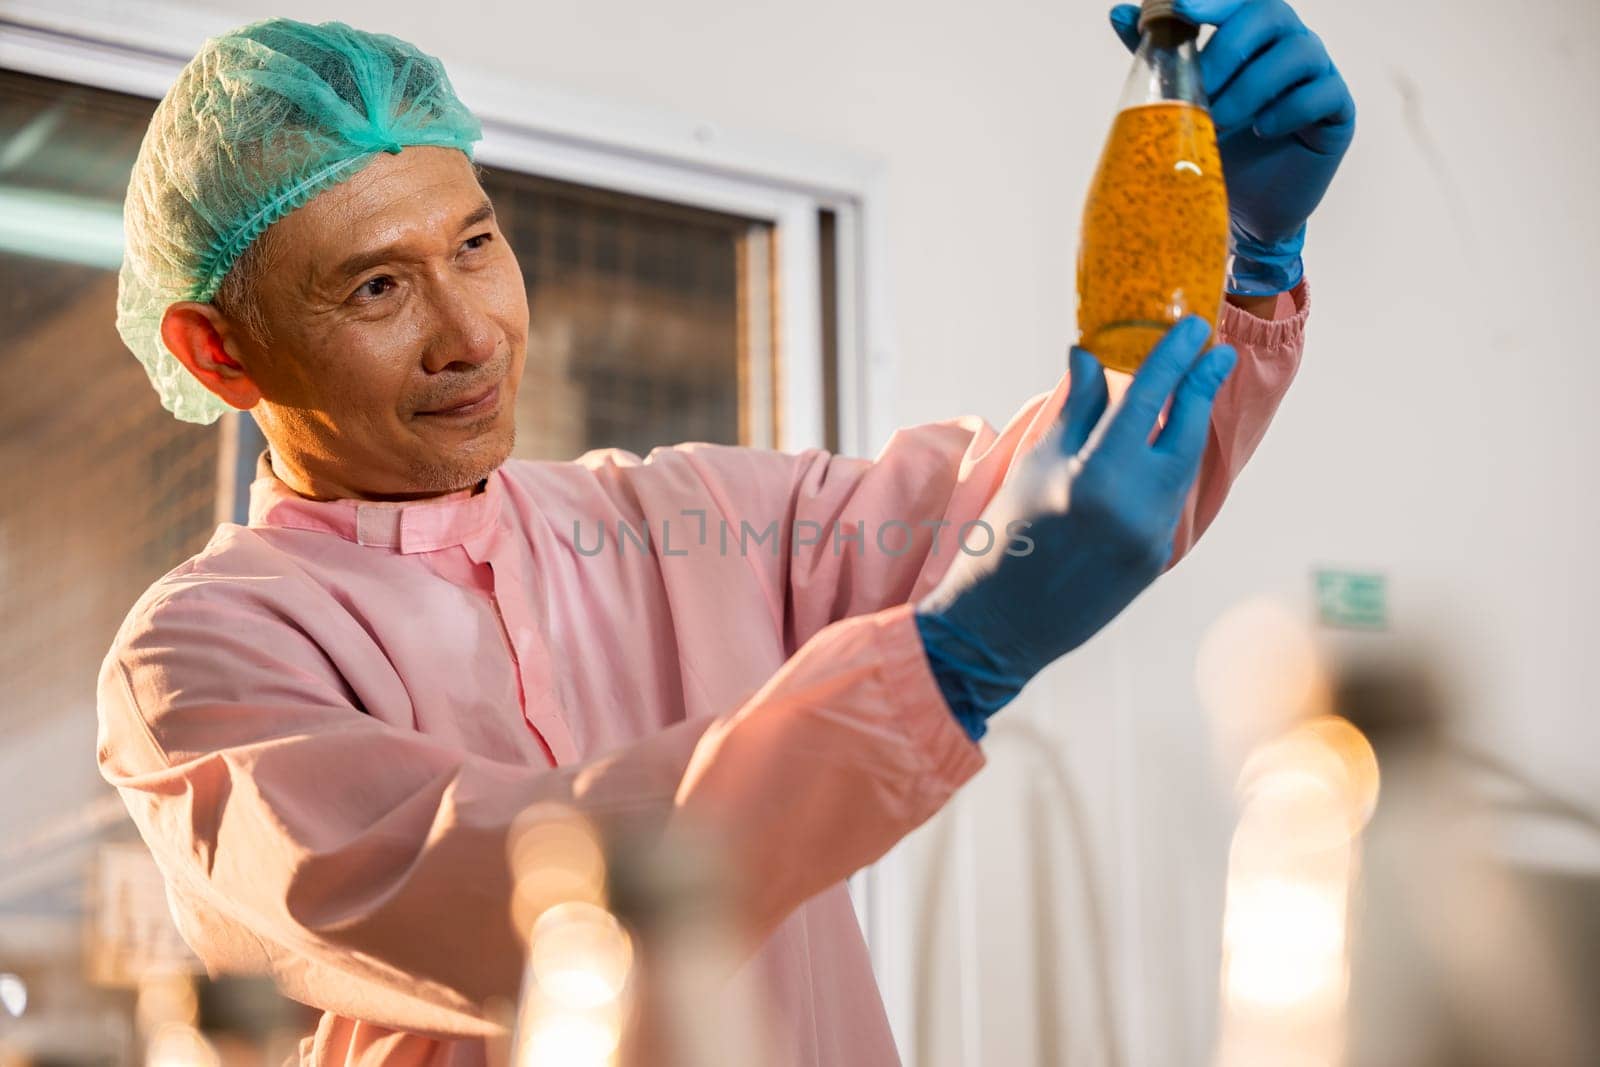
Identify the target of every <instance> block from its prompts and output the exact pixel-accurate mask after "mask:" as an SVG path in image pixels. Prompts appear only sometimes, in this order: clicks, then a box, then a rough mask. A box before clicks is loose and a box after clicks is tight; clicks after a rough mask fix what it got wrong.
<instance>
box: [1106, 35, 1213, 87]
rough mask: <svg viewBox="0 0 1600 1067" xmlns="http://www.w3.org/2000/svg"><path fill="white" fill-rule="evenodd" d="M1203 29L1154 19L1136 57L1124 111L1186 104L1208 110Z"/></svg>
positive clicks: (1129, 79)
mask: <svg viewBox="0 0 1600 1067" xmlns="http://www.w3.org/2000/svg"><path fill="white" fill-rule="evenodd" d="M1199 36H1200V30H1199V27H1197V26H1195V25H1194V24H1193V23H1190V22H1185V21H1183V20H1182V19H1176V18H1171V19H1169V18H1161V19H1152V20H1151V21H1150V22H1149V23H1148V24H1146V26H1145V31H1144V36H1143V39H1142V40H1141V41H1140V42H1139V48H1138V51H1137V52H1135V54H1134V58H1133V70H1132V71H1131V72H1130V73H1129V75H1128V82H1127V85H1126V86H1125V87H1124V88H1123V93H1122V103H1121V107H1122V108H1130V107H1138V106H1139V105H1141V104H1157V103H1185V104H1194V105H1196V106H1197V107H1207V106H1208V104H1209V102H1208V101H1207V100H1206V95H1205V89H1204V88H1203V87H1202V85H1201V80H1200V51H1199V48H1198V47H1197V46H1196V41H1197V39H1198V38H1199Z"/></svg>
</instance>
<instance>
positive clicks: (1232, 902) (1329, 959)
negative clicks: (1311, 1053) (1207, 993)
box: [1222, 878, 1345, 1009]
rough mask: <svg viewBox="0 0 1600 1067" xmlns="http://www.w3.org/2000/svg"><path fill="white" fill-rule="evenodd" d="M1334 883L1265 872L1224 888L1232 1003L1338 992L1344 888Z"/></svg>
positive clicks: (1294, 1001) (1274, 1005)
mask: <svg viewBox="0 0 1600 1067" xmlns="http://www.w3.org/2000/svg"><path fill="white" fill-rule="evenodd" d="M1343 888H1344V887H1343V886H1342V885H1339V884H1336V883H1335V884H1321V885H1319V884H1316V883H1314V882H1311V881H1306V880H1295V879H1287V878H1264V879H1261V880H1260V881H1258V882H1246V883H1243V884H1240V885H1235V886H1232V887H1230V889H1229V898H1228V905H1227V914H1226V917H1225V918H1224V920H1223V934H1222V937H1223V951H1224V960H1225V963H1224V968H1225V974H1224V988H1225V989H1226V992H1227V997H1228V1000H1229V1003H1230V1005H1231V1006H1233V1007H1236V1008H1237V1007H1245V1008H1249V1007H1260V1008H1268V1009H1284V1008H1290V1007H1295V1006H1305V1005H1309V1004H1312V1003H1314V1002H1316V1001H1319V1000H1328V999H1330V998H1332V999H1334V1000H1338V999H1342V997H1343V995H1344V985H1345V961H1344V950H1345V895H1344V892H1343Z"/></svg>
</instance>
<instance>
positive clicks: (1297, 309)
mask: <svg viewBox="0 0 1600 1067" xmlns="http://www.w3.org/2000/svg"><path fill="white" fill-rule="evenodd" d="M1285 303H1287V304H1289V308H1285V307H1284V304H1285ZM1291 309H1292V314H1290V315H1288V317H1285V318H1272V319H1263V318H1258V317H1256V316H1255V315H1252V314H1250V312H1248V311H1245V310H1244V309H1243V308H1237V307H1234V306H1233V305H1232V304H1230V303H1228V302H1227V301H1226V300H1224V301H1223V302H1222V317H1221V318H1220V319H1218V320H1217V342H1218V343H1219V344H1229V345H1233V346H1234V347H1235V348H1240V349H1243V348H1253V349H1260V350H1287V349H1288V348H1291V347H1292V348H1298V346H1299V345H1300V344H1301V343H1302V342H1303V341H1304V340H1305V332H1306V319H1307V318H1309V317H1310V315H1311V283H1310V282H1309V281H1305V280H1302V281H1301V282H1300V284H1299V285H1297V286H1295V287H1294V289H1292V290H1290V291H1289V292H1287V293H1280V294H1279V295H1278V307H1277V314H1278V315H1283V314H1284V312H1285V311H1288V310H1291ZM1242 354H1243V353H1241V355H1242Z"/></svg>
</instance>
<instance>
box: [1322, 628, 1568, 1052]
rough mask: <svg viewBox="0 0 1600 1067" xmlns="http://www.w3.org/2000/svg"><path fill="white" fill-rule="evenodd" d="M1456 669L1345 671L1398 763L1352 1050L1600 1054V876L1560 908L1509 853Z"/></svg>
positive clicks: (1408, 665) (1367, 665) (1373, 872)
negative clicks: (1495, 829)
mask: <svg viewBox="0 0 1600 1067" xmlns="http://www.w3.org/2000/svg"><path fill="white" fill-rule="evenodd" d="M1441 677H1443V676H1442V675H1441V674H1439V673H1437V666H1436V664H1435V663H1434V662H1433V661H1432V659H1431V658H1429V657H1426V656H1424V655H1422V654H1419V653H1415V652H1412V653H1409V654H1397V655H1392V656H1388V657H1374V658H1372V659H1369V660H1366V661H1363V662H1359V663H1354V664H1351V665H1349V666H1347V667H1346V668H1345V669H1344V670H1343V671H1342V672H1341V674H1340V677H1339V682H1338V687H1337V691H1336V695H1335V699H1336V700H1337V702H1338V704H1339V706H1340V707H1341V708H1342V709H1346V710H1347V712H1348V713H1349V714H1350V715H1351V717H1352V718H1353V719H1355V720H1356V721H1357V722H1358V723H1361V724H1362V725H1363V727H1364V728H1365V729H1366V731H1367V733H1368V734H1369V736H1371V738H1372V740H1373V744H1374V746H1375V748H1376V750H1377V754H1378V759H1379V761H1380V763H1381V764H1382V766H1383V768H1384V799H1383V802H1382V803H1381V804H1380V805H1379V806H1378V811H1377V815H1376V817H1375V819H1374V820H1373V824H1372V826H1371V828H1370V829H1369V831H1368V834H1367V844H1366V857H1367V862H1366V863H1365V865H1364V867H1363V870H1362V877H1361V897H1360V908H1359V911H1358V913H1357V923H1356V927H1355V930H1354V934H1355V936H1354V938H1353V941H1352V959H1351V999H1350V1004H1351V1027H1350V1040H1349V1054H1348V1059H1347V1061H1346V1062H1347V1063H1349V1064H1350V1065H1351V1067H1393V1065H1397V1064H1398V1065H1404V1067H1501V1065H1515V1067H1546V1065H1548V1067H1592V1065H1594V1064H1596V1063H1600V1024H1597V1020H1596V1016H1595V1012H1594V1011H1593V1006H1594V1005H1595V1003H1597V1001H1600V985H1597V979H1600V975H1597V973H1596V961H1595V958H1594V954H1593V949H1594V947H1595V946H1596V940H1597V939H1596V931H1597V930H1600V925H1597V924H1600V883H1596V882H1595V881H1592V880H1591V881H1589V883H1588V887H1587V892H1581V891H1580V893H1579V894H1578V895H1576V896H1573V897H1572V898H1571V901H1570V905H1569V907H1570V910H1569V909H1568V908H1564V907H1562V906H1561V905H1559V904H1558V905H1557V906H1555V907H1552V906H1551V905H1552V903H1555V901H1553V900H1547V899H1546V898H1544V897H1543V896H1542V895H1541V894H1540V893H1539V892H1538V889H1539V884H1540V882H1541V876H1539V875H1538V874H1536V873H1535V872H1533V871H1531V870H1528V869H1525V868H1520V867H1514V866H1511V865H1509V864H1507V863H1505V862H1504V861H1503V860H1502V859H1501V858H1500V857H1499V856H1498V855H1497V851H1496V849H1495V847H1494V842H1493V840H1492V837H1491V835H1490V833H1489V832H1488V827H1489V825H1490V819H1489V816H1490V815H1491V814H1492V813H1493V812H1492V807H1493V806H1492V805H1491V803H1490V802H1489V801H1488V800H1487V799H1486V794H1485V792H1484V790H1483V789H1482V788H1481V784H1482V773H1481V769H1482V766H1483V763H1484V762H1485V760H1484V758H1483V757H1480V756H1476V755H1473V754H1472V753H1470V752H1468V751H1467V750H1465V749H1464V748H1463V747H1462V746H1461V745H1460V744H1459V743H1458V742H1456V741H1455V740H1453V731H1452V726H1453V722H1452V717H1451V711H1450V706H1449V703H1448V701H1447V698H1446V696H1445V690H1444V687H1443V686H1442V684H1441V682H1440V679H1441ZM1464 756H1466V757H1467V758H1463V757H1464ZM1488 762H1491V763H1493V760H1492V759H1490V760H1489V761H1488ZM1525 784H1526V783H1525ZM1585 943H1587V945H1588V946H1589V948H1588V951H1587V952H1584V951H1583V950H1582V949H1581V948H1580V949H1579V951H1578V952H1576V953H1572V952H1570V951H1567V952H1565V953H1564V950H1570V949H1571V948H1572V947H1573V946H1582V945H1583V944H1585ZM1564 955H1565V956H1566V958H1565V959H1564V958H1563V956H1564ZM1585 972H1587V973H1585ZM1583 1005H1587V1006H1588V1010H1583V1008H1582V1006H1583Z"/></svg>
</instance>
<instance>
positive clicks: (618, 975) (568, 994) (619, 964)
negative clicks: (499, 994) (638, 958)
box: [528, 901, 633, 1009]
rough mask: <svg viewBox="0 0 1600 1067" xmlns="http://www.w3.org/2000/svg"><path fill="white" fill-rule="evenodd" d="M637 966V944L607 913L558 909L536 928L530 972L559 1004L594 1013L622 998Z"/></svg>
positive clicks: (580, 906) (583, 907) (575, 905)
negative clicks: (635, 948) (634, 956)
mask: <svg viewBox="0 0 1600 1067" xmlns="http://www.w3.org/2000/svg"><path fill="white" fill-rule="evenodd" d="M632 966H633V943H632V941H631V940H630V939H629V937H628V933H627V931H626V930H624V929H623V928H622V924H620V923H619V922H617V920H616V917H615V916H613V915H612V914H611V913H610V912H608V911H606V910H605V909H604V908H600V907H596V906H595V905H593V904H585V903H582V902H577V901H573V902H569V903H566V904H558V905H556V906H555V907H553V908H550V909H549V910H547V911H546V912H545V913H544V914H543V915H541V916H540V917H539V921H538V922H537V923H536V924H534V928H533V936H532V938H531V939H530V943H529V949H528V968H529V971H530V972H531V974H532V976H533V979H534V981H535V982H537V983H538V988H539V991H540V992H541V993H542V994H543V995H545V996H547V997H549V998H550V999H551V1000H553V1001H555V1002H556V1003H558V1004H561V1005H563V1006H566V1007H572V1008H580V1009H581V1008H593V1007H598V1006H599V1005H602V1004H605V1003H607V1002H608V1001H612V1000H615V999H616V998H617V997H619V996H621V994H622V989H623V986H624V985H625V984H626V983H627V980H628V972H629V970H630V969H631V968H632Z"/></svg>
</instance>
